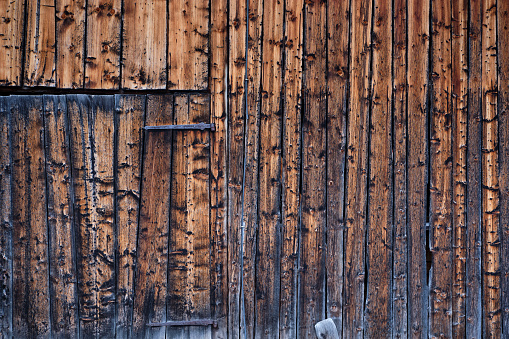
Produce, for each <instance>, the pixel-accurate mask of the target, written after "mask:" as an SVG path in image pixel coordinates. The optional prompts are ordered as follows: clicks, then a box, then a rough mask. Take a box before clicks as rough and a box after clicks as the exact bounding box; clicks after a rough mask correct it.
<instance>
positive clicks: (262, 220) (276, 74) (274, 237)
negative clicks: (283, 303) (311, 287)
mask: <svg viewBox="0 0 509 339" xmlns="http://www.w3.org/2000/svg"><path fill="white" fill-rule="evenodd" d="M263 6H264V10H263V12H264V13H265V14H264V16H263V41H262V46H263V50H262V70H261V73H262V80H261V81H262V82H261V91H262V92H261V102H260V162H259V171H260V173H259V208H258V241H257V249H256V262H255V265H256V278H255V279H256V294H255V300H256V306H255V307H256V308H255V319H256V324H255V336H256V337H259V338H262V337H264V338H274V337H278V335H279V300H280V272H281V271H280V256H281V251H280V249H281V193H282V191H281V170H282V168H281V148H282V145H281V131H282V111H281V90H282V85H283V82H282V76H283V72H282V68H280V65H282V56H283V54H282V46H283V42H284V36H283V24H284V23H283V20H284V2H283V1H279V0H265V1H264V2H263Z"/></svg>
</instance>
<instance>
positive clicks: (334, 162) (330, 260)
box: [326, 1, 350, 335]
mask: <svg viewBox="0 0 509 339" xmlns="http://www.w3.org/2000/svg"><path fill="white" fill-rule="evenodd" d="M349 11H350V4H349V3H348V2H346V1H334V2H331V3H329V6H328V16H327V27H328V28H329V33H328V34H327V38H328V42H327V48H328V51H327V58H328V69H327V183H326V185H327V254H326V270H327V309H326V312H327V316H328V317H329V318H331V319H332V320H333V321H334V323H335V326H336V329H337V331H338V335H339V333H341V332H342V329H343V323H342V320H343V313H342V312H343V259H344V257H343V253H344V247H343V239H344V236H343V232H344V225H345V224H344V220H343V214H344V199H345V169H346V158H345V154H346V116H347V110H348V107H347V100H348V67H349V63H348V53H349V24H348V23H349V20H348V19H349V17H348V13H349Z"/></svg>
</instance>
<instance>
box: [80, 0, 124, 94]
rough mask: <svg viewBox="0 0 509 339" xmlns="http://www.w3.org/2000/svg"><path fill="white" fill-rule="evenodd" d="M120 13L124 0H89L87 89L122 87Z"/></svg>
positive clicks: (86, 64) (86, 58)
mask: <svg viewBox="0 0 509 339" xmlns="http://www.w3.org/2000/svg"><path fill="white" fill-rule="evenodd" d="M121 16H122V1H121V0H108V1H106V0H89V1H87V37H86V41H87V55H86V57H85V88H93V89H118V88H119V86H120V57H121V56H120V50H121V48H120V24H121V22H120V21H121Z"/></svg>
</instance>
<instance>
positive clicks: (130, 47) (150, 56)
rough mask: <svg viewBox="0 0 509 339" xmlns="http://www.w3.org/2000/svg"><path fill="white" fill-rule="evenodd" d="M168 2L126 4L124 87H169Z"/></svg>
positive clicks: (138, 0) (124, 17) (124, 18)
mask: <svg viewBox="0 0 509 339" xmlns="http://www.w3.org/2000/svg"><path fill="white" fill-rule="evenodd" d="M166 6H167V4H166V0H152V1H150V2H146V1H144V0H133V1H125V2H124V16H123V46H122V58H123V63H122V88H128V89H162V88H166V79H167V72H166V44H167V24H168V23H167V13H166V11H167V7H166Z"/></svg>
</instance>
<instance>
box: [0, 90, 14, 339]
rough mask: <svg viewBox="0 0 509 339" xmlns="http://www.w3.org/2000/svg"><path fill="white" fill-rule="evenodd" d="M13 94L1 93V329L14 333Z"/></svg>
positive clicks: (3, 331) (3, 336)
mask: <svg viewBox="0 0 509 339" xmlns="http://www.w3.org/2000/svg"><path fill="white" fill-rule="evenodd" d="M9 111H10V108H9V97H0V206H2V208H1V209H0V295H1V297H0V333H2V335H1V336H2V338H11V337H12V304H13V302H12V232H13V230H12V218H11V210H12V205H11V171H12V164H11V159H10V154H11V152H10V136H11V128H10V123H9V118H10V114H9Z"/></svg>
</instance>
